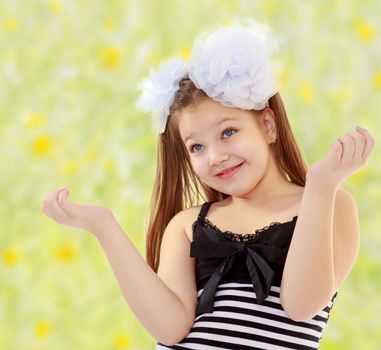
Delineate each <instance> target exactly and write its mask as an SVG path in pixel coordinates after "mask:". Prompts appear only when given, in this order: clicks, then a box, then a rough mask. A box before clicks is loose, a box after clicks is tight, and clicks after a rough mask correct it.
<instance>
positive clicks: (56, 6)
mask: <svg viewBox="0 0 381 350" xmlns="http://www.w3.org/2000/svg"><path fill="white" fill-rule="evenodd" d="M49 8H50V11H52V12H55V13H58V12H61V10H62V4H61V1H57V0H54V1H51V2H50V4H49Z"/></svg>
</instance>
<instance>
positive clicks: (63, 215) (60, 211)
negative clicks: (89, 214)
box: [52, 190, 69, 220]
mask: <svg viewBox="0 0 381 350" xmlns="http://www.w3.org/2000/svg"><path fill="white" fill-rule="evenodd" d="M66 196H67V191H66V190H62V191H60V192H58V194H57V197H56V198H55V199H54V200H52V207H53V210H54V211H55V213H56V215H57V217H58V218H59V219H61V220H65V219H66V220H67V219H68V217H69V216H68V213H67V212H66V211H65V208H64V206H65V205H64V204H65V203H64V201H65V200H66Z"/></svg>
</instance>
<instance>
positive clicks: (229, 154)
mask: <svg viewBox="0 0 381 350" xmlns="http://www.w3.org/2000/svg"><path fill="white" fill-rule="evenodd" d="M178 126H179V131H180V134H181V138H182V140H183V142H184V144H185V147H186V149H187V152H188V154H189V156H190V159H191V163H192V167H193V170H194V171H195V173H196V174H197V175H198V177H199V178H200V179H201V180H202V181H203V182H204V183H205V184H206V185H208V186H210V187H212V188H214V189H215V190H218V191H220V192H222V193H226V194H229V195H232V196H243V195H245V194H246V193H249V192H250V191H251V190H252V189H253V188H254V187H255V186H256V185H257V184H258V183H259V182H260V181H261V180H262V179H263V177H264V176H265V174H266V173H267V172H268V170H269V167H270V168H273V167H271V165H274V164H275V163H274V162H273V157H272V153H271V151H270V145H269V144H270V138H271V137H272V136H273V137H276V132H275V124H274V120H273V118H272V110H271V109H270V108H266V109H264V110H263V111H262V112H259V111H258V115H257V116H255V115H253V111H247V110H241V109H239V108H231V107H226V106H223V105H222V104H220V103H218V102H216V101H214V100H212V99H207V100H204V101H203V102H201V103H200V104H199V105H198V106H197V107H196V108H193V109H190V108H185V109H183V110H182V111H181V115H180V119H179V124H178ZM238 165H239V167H238V168H237V169H235V171H233V172H232V173H231V174H230V176H221V175H220V176H219V175H218V174H220V173H221V172H222V171H224V170H226V169H229V168H231V167H235V166H238Z"/></svg>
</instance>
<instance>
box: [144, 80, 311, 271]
mask: <svg viewBox="0 0 381 350" xmlns="http://www.w3.org/2000/svg"><path fill="white" fill-rule="evenodd" d="M207 98H209V97H208V96H207V95H206V93H205V92H204V91H203V90H201V89H198V88H197V87H196V86H195V85H194V83H193V82H192V81H191V80H190V79H189V78H183V79H182V80H181V81H180V83H179V89H178V90H177V92H176V95H175V99H174V102H173V103H172V105H171V108H170V115H169V117H168V120H167V126H166V130H165V132H164V133H162V134H159V137H158V148H157V166H156V178H155V183H154V187H153V193H152V197H151V201H150V205H149V221H148V232H147V238H146V259H147V263H148V265H149V266H150V267H151V268H152V269H153V270H154V271H155V272H157V270H158V267H159V263H160V246H161V240H162V237H163V234H164V231H165V228H166V227H167V225H168V223H169V221H170V220H171V219H172V217H173V216H174V215H176V214H177V213H178V212H180V211H182V210H183V209H185V208H189V207H192V206H195V205H198V204H199V201H200V197H201V198H202V200H203V201H220V200H223V199H225V198H226V197H228V195H227V194H224V193H221V192H219V191H217V190H215V189H213V188H211V187H209V186H207V185H205V184H203V183H202V182H201V181H200V179H199V178H198V176H197V175H196V174H195V173H194V172H193V169H192V165H191V161H190V157H189V154H188V152H187V150H186V148H185V145H184V143H183V141H182V138H181V136H180V132H179V128H178V122H177V121H178V116H179V114H180V111H181V110H182V109H183V108H186V107H190V108H192V107H196V106H197V105H198V104H199V103H200V102H202V101H203V100H204V99H207ZM268 102H269V107H270V108H271V109H272V110H273V112H274V115H275V123H276V129H277V139H276V142H275V143H273V144H271V147H272V151H273V152H274V155H275V160H276V164H277V166H278V168H279V169H280V171H281V173H282V174H284V176H285V177H286V178H287V179H288V180H289V181H291V182H293V183H295V184H297V185H299V186H304V185H305V179H306V172H307V166H306V163H305V162H304V160H303V157H302V154H301V152H300V150H299V147H298V145H297V143H296V141H295V139H294V136H293V134H292V131H291V128H290V124H289V122H288V118H287V114H286V111H285V109H284V105H283V102H282V99H281V97H280V94H279V92H278V93H276V94H275V95H274V96H272V97H271V98H270V99H269V101H268Z"/></svg>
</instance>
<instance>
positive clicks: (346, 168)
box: [307, 127, 375, 187]
mask: <svg viewBox="0 0 381 350" xmlns="http://www.w3.org/2000/svg"><path fill="white" fill-rule="evenodd" d="M374 144H375V140H374V138H373V137H372V135H371V134H370V133H369V132H368V131H367V130H366V129H363V128H360V127H357V128H356V131H355V132H347V133H346V134H345V135H343V136H341V137H339V138H337V139H336V140H335V142H334V143H332V144H331V152H330V153H329V154H328V156H327V157H325V158H324V159H322V160H320V161H319V162H317V163H315V164H313V165H312V166H310V167H309V168H308V171H307V178H313V179H314V180H316V181H320V182H323V183H324V184H326V185H332V186H335V187H337V186H339V184H340V182H341V181H343V180H344V179H345V178H347V177H349V176H350V175H352V174H353V173H355V172H356V171H358V170H359V169H360V168H361V167H362V166H364V165H365V163H366V161H367V160H368V156H369V154H370V152H371V151H372V149H373V147H374Z"/></svg>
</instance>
